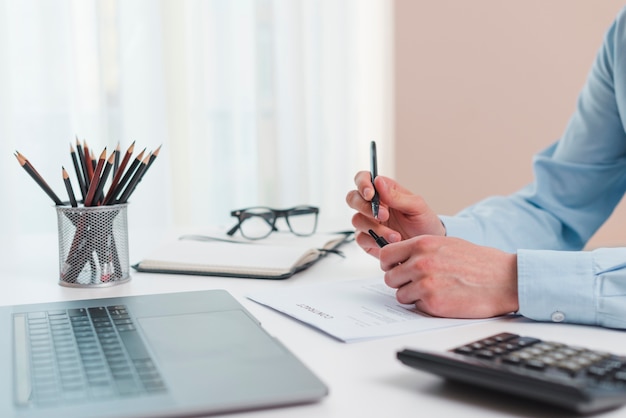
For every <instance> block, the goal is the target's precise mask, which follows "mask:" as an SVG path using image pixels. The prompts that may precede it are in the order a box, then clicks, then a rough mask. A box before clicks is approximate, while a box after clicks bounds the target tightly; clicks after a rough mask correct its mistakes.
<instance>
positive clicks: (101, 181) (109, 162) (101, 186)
mask: <svg viewBox="0 0 626 418" xmlns="http://www.w3.org/2000/svg"><path fill="white" fill-rule="evenodd" d="M113 164H115V153H111V156H110V157H109V159H108V160H107V162H106V164H105V165H104V168H103V169H102V174H101V175H100V179H95V180H98V187H97V188H96V193H95V194H94V198H93V201H92V203H93V205H94V206H95V205H96V204H99V203H100V202H102V199H103V196H102V191H103V190H104V184H105V183H106V181H107V178H108V177H109V173H110V172H111V168H112V167H113ZM95 180H94V181H95Z"/></svg>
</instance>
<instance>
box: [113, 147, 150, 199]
mask: <svg viewBox="0 0 626 418" xmlns="http://www.w3.org/2000/svg"><path fill="white" fill-rule="evenodd" d="M144 152H146V149H145V148H144V149H143V151H141V152H140V153H139V155H137V156H136V157H135V159H134V160H133V162H132V163H131V164H130V167H128V170H126V173H124V176H123V177H122V179H121V180H120V181H119V183H118V184H117V186H115V190H114V191H113V194H112V195H111V200H110V201H109V203H110V204H114V203H119V201H118V199H117V197H118V196H119V195H120V193H122V190H124V187H125V186H126V184H127V183H128V181H129V180H130V179H131V177H133V174H135V172H136V170H137V167H138V166H139V165H140V164H141V160H142V159H143V153H144Z"/></svg>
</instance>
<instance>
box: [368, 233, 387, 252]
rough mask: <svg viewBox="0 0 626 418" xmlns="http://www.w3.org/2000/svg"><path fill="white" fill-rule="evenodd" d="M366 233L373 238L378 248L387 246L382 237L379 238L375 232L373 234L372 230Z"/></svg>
mask: <svg viewBox="0 0 626 418" xmlns="http://www.w3.org/2000/svg"><path fill="white" fill-rule="evenodd" d="M367 232H369V234H370V235H371V236H372V238H374V241H376V244H378V246H379V247H380V248H383V247H384V246H385V245H387V244H389V243H388V242H387V240H386V239H385V238H384V237H381V236H380V235H378V234H377V233H376V232H374V230H373V229H370V230H369V231H367Z"/></svg>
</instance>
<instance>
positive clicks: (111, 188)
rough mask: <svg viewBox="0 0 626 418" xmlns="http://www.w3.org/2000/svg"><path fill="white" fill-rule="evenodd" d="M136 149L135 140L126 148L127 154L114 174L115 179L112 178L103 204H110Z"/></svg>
mask: <svg viewBox="0 0 626 418" xmlns="http://www.w3.org/2000/svg"><path fill="white" fill-rule="evenodd" d="M134 150H135V142H134V141H133V143H132V144H130V147H128V149H127V150H126V154H124V158H122V162H121V163H120V165H119V167H118V169H117V172H116V173H115V174H114V175H113V180H111V185H110V186H109V191H108V192H107V194H106V196H105V197H104V201H103V202H102V204H103V205H108V204H110V203H111V201H112V200H113V195H114V194H115V189H116V188H117V185H118V184H119V182H120V179H121V178H122V176H123V175H124V170H125V169H126V165H127V164H128V161H130V157H131V156H132V155H133V152H134Z"/></svg>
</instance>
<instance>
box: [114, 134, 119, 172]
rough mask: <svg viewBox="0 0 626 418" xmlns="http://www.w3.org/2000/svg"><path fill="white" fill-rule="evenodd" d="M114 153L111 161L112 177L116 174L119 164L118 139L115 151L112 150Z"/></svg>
mask: <svg viewBox="0 0 626 418" xmlns="http://www.w3.org/2000/svg"><path fill="white" fill-rule="evenodd" d="M113 154H114V155H115V161H114V162H113V177H115V174H117V169H118V168H119V166H120V141H117V147H115V151H113Z"/></svg>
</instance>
